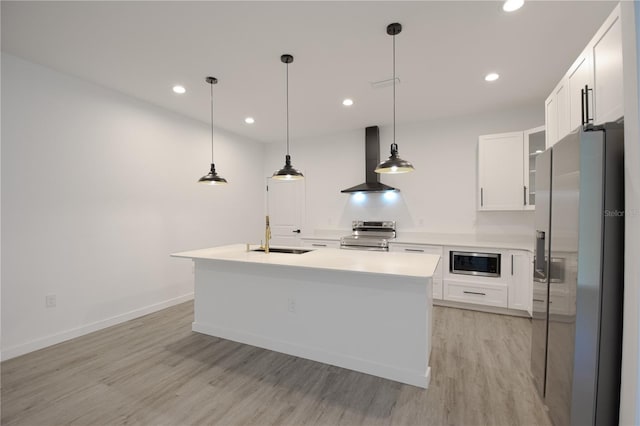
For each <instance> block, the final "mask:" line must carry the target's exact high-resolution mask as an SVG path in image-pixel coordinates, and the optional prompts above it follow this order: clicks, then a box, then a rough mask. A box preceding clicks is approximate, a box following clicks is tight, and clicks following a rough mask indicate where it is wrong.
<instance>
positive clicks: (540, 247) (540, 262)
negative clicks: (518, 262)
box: [533, 230, 547, 279]
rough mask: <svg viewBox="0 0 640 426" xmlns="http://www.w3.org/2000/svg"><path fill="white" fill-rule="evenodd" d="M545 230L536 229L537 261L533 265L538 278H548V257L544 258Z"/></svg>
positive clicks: (535, 255) (535, 256) (535, 254)
mask: <svg viewBox="0 0 640 426" xmlns="http://www.w3.org/2000/svg"><path fill="white" fill-rule="evenodd" d="M544 249H545V232H544V231H538V230H536V247H535V253H534V258H535V263H534V265H533V269H534V275H535V276H536V277H537V278H541V279H546V275H547V274H546V259H545V258H544Z"/></svg>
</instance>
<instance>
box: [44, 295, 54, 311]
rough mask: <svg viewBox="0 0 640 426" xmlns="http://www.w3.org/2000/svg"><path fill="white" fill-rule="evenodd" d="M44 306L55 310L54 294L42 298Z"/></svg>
mask: <svg viewBox="0 0 640 426" xmlns="http://www.w3.org/2000/svg"><path fill="white" fill-rule="evenodd" d="M44 304H45V306H46V307H47V308H55V307H56V295H55V294H47V295H46V296H45V297H44Z"/></svg>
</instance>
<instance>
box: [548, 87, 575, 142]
mask: <svg viewBox="0 0 640 426" xmlns="http://www.w3.org/2000/svg"><path fill="white" fill-rule="evenodd" d="M567 83H568V82H567V79H566V78H563V79H562V81H560V83H558V85H557V86H556V87H555V88H554V89H553V91H552V92H551V94H550V95H549V97H548V98H547V100H546V101H545V104H544V109H545V113H544V115H545V121H546V123H545V124H546V128H547V132H546V138H547V143H546V144H547V146H551V145H553V144H554V143H555V142H557V141H559V140H560V139H562V138H563V137H565V136H566V135H568V134H569V129H570V125H569V108H568V106H569V88H568V87H567V86H568V84H567Z"/></svg>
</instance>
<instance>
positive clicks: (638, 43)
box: [620, 2, 640, 425]
mask: <svg viewBox="0 0 640 426" xmlns="http://www.w3.org/2000/svg"><path fill="white" fill-rule="evenodd" d="M634 6H635V7H634ZM621 16H622V21H621V22H622V37H623V38H622V40H623V54H622V56H623V59H624V64H623V66H624V88H625V90H624V92H625V99H624V111H625V120H624V121H625V129H624V133H625V144H624V148H625V212H626V214H625V266H624V267H625V271H624V286H625V290H624V293H625V294H624V327H623V345H622V385H621V389H620V424H621V425H637V424H640V392H639V391H638V385H639V383H640V368H638V364H640V357H639V354H640V348H639V347H638V345H639V344H640V338H639V337H640V336H639V335H640V327H639V321H640V316H639V315H638V309H640V291H639V290H640V288H639V287H640V265H639V264H638V259H640V131H639V127H640V126H639V122H640V115H639V114H638V111H639V110H640V105H639V101H640V100H639V99H638V86H639V85H640V76H639V75H638V70H640V64H639V63H638V60H640V50H639V49H640V33H638V32H637V28H636V24H637V22H640V7H638V4H637V2H622V3H621Z"/></svg>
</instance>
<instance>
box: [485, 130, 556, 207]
mask: <svg viewBox="0 0 640 426" xmlns="http://www.w3.org/2000/svg"><path fill="white" fill-rule="evenodd" d="M544 149H545V127H544V126H541V127H536V128H534V129H530V130H526V131H523V132H512V133H500V134H495V135H484V136H480V137H479V138H478V210H484V211H491V210H532V209H533V208H534V206H535V188H534V187H533V186H534V185H535V172H536V168H535V163H536V157H537V156H538V154H539V153H541V152H542V151H544Z"/></svg>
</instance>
